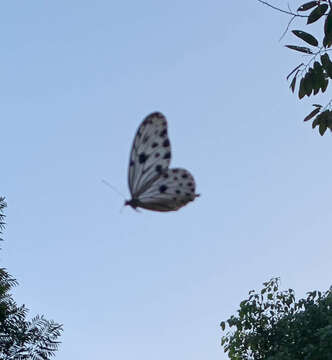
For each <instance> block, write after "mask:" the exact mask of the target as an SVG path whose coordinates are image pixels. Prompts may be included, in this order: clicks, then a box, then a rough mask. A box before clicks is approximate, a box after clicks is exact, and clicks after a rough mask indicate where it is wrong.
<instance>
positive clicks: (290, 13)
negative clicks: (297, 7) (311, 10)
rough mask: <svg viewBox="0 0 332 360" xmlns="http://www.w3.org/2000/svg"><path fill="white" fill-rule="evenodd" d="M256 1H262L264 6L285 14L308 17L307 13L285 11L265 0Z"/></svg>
mask: <svg viewBox="0 0 332 360" xmlns="http://www.w3.org/2000/svg"><path fill="white" fill-rule="evenodd" d="M257 1H258V2H260V3H262V4H264V5H266V6H269V7H271V8H272V9H274V10H277V11H280V12H282V13H284V14H287V15H292V16H294V17H303V18H307V17H308V16H307V15H301V14H297V13H294V12H292V11H287V10H283V9H280V8H278V7H276V6H273V5H271V4H269V3H268V2H267V1H263V0H257Z"/></svg>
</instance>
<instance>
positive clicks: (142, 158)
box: [138, 152, 149, 164]
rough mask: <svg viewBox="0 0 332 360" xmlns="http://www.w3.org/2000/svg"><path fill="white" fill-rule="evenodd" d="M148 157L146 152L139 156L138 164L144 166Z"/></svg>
mask: <svg viewBox="0 0 332 360" xmlns="http://www.w3.org/2000/svg"><path fill="white" fill-rule="evenodd" d="M148 157H149V156H148V155H146V154H145V153H144V152H142V153H140V154H139V156H138V162H139V163H140V164H143V163H145V161H146V160H147V159H148Z"/></svg>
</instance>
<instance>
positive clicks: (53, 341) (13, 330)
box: [0, 197, 63, 360]
mask: <svg viewBox="0 0 332 360" xmlns="http://www.w3.org/2000/svg"><path fill="white" fill-rule="evenodd" d="M5 207H6V203H5V199H4V198H3V197H0V235H2V232H3V229H4V226H5V221H4V220H5V215H4V213H3V210H4V208H5ZM17 284H18V283H17V281H16V279H14V278H13V277H12V276H11V275H10V274H9V273H8V272H7V271H6V269H4V268H0V359H1V360H23V359H32V360H48V359H50V358H51V357H52V356H53V355H54V354H55V351H56V350H57V349H58V346H59V343H60V342H59V341H58V338H59V336H60V334H61V332H62V331H63V329H62V325H59V324H57V323H55V322H54V321H52V320H47V319H45V318H44V316H39V315H37V316H35V317H33V318H32V319H31V320H28V319H27V315H28V309H27V308H26V307H25V306H24V305H22V306H18V305H17V304H16V302H15V301H14V299H13V297H12V295H11V294H10V290H11V289H12V288H13V287H14V286H16V285H17Z"/></svg>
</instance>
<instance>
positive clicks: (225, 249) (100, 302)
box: [0, 0, 332, 360]
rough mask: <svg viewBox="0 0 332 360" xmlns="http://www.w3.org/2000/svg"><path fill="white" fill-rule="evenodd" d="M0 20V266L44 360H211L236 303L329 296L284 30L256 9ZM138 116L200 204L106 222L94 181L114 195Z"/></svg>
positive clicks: (130, 8) (171, 8)
mask: <svg viewBox="0 0 332 360" xmlns="http://www.w3.org/2000/svg"><path fill="white" fill-rule="evenodd" d="M302 2H303V0H302V1H300V2H298V1H296V2H295V3H296V4H301V3H302ZM273 4H275V5H282V6H286V4H287V2H286V1H273ZM295 7H296V6H294V8H295ZM0 10H1V11H0V17H1V19H0V34H1V56H0V102H1V104H0V116H1V145H2V146H1V149H2V160H1V170H2V174H1V179H0V181H1V184H0V185H1V195H4V196H6V198H7V202H8V209H7V211H6V214H7V223H8V224H7V229H6V232H5V234H4V237H5V240H6V241H5V243H4V244H3V246H2V247H3V250H2V251H1V254H0V256H1V263H3V266H5V267H7V268H8V271H9V272H10V273H11V274H12V275H13V276H15V277H16V278H17V279H18V281H19V282H20V285H19V287H18V288H17V290H16V291H15V298H16V300H17V302H18V303H19V304H22V303H24V304H26V305H27V306H28V307H29V308H30V309H31V314H32V315H33V314H36V313H40V314H45V315H46V316H47V317H48V318H51V319H54V320H55V321H57V322H60V323H63V324H64V334H63V336H62V341H63V343H62V345H61V348H60V350H59V352H58V353H57V356H56V358H57V359H59V360H72V359H80V360H88V359H89V360H90V359H119V360H129V359H137V360H140V359H142V360H143V359H144V360H152V359H153V360H155V359H159V360H164V359H192V360H198V359H200V360H201V359H209V360H214V359H219V360H220V359H226V356H225V355H224V354H223V350H222V348H221V347H220V336H221V331H220V328H219V323H220V321H221V320H225V319H227V318H228V317H229V316H230V315H231V314H233V313H234V312H235V311H236V309H237V308H238V305H239V303H240V301H241V300H243V299H244V298H245V297H246V296H247V294H248V291H249V290H251V289H254V288H256V289H259V288H260V287H261V284H262V282H264V281H266V280H269V279H270V278H271V277H274V276H281V279H282V283H281V285H282V287H283V288H285V289H288V288H289V287H290V288H293V289H295V291H296V295H297V296H304V295H305V292H306V291H309V290H313V289H319V290H322V291H323V290H326V289H327V288H328V287H329V286H330V285H331V251H332V246H331V235H330V233H331V226H330V222H331V216H332V210H331V176H332V171H331V166H330V163H331V135H330V133H327V134H326V135H325V136H324V137H320V136H319V135H318V133H317V131H314V132H313V131H312V130H311V126H310V124H303V122H302V119H303V118H304V116H305V115H306V114H307V113H308V112H309V111H310V110H311V108H310V106H311V104H312V103H315V102H319V100H318V99H309V100H307V99H306V100H304V101H298V100H297V99H296V97H295V96H293V95H291V93H290V91H289V89H288V84H287V82H286V80H285V75H286V74H287V73H288V72H289V71H290V70H291V69H292V68H294V67H295V66H296V65H297V64H298V63H299V62H300V61H302V59H301V56H300V57H298V56H297V55H296V53H292V52H291V51H290V50H288V49H285V48H283V47H282V45H283V44H285V43H287V37H286V39H285V40H284V41H282V42H281V43H280V42H279V41H278V40H279V37H280V35H281V33H282V31H283V30H284V27H285V26H286V24H287V21H288V18H287V17H286V16H284V15H282V14H277V13H275V12H274V11H272V10H271V9H269V8H267V7H264V6H262V5H261V4H259V3H258V2H257V1H255V0H245V1H237V2H235V1H220V0H218V1H217V0H208V1H204V2H202V1H192V0H191V1H187V0H183V1H176V0H170V1H167V2H162V1H152V0H150V1H148V0H142V1H122V2H115V1H107V0H96V1H87V0H80V1H76V0H75V1H74V0H73V1H63V0H60V1H6V2H3V3H2V5H1V6H0ZM293 28H296V26H294V27H293ZM289 39H291V40H292V43H297V42H296V40H295V41H293V38H291V36H289ZM327 96H328V95H327ZM325 100H326V97H325ZM325 100H324V99H321V102H322V103H324V101H325ZM155 110H158V111H161V112H163V113H164V114H165V115H166V116H167V118H168V122H169V134H170V139H171V142H172V162H171V166H180V167H185V168H187V169H188V170H190V171H191V172H192V173H193V175H194V176H195V180H196V183H197V192H199V193H201V194H202V196H201V197H200V198H198V199H197V200H196V201H195V202H194V203H191V204H189V205H188V206H186V207H184V208H183V209H181V210H180V211H178V212H174V213H169V214H162V213H154V212H148V211H144V210H143V211H142V212H141V213H136V212H135V211H133V210H132V209H130V208H125V209H123V211H122V212H120V209H121V207H122V205H123V201H124V200H123V199H122V198H121V197H119V196H118V195H117V194H116V193H114V192H112V191H111V190H110V189H108V188H107V187H106V186H104V185H103V184H102V183H101V179H103V178H106V179H107V180H108V181H109V182H110V183H112V184H113V185H114V186H116V187H117V188H118V189H119V190H120V191H122V192H123V193H125V194H126V195H127V197H129V195H128V193H129V192H128V189H127V167H128V157H129V151H130V146H131V143H132V139H133V136H134V134H135V131H136V129H137V126H138V125H139V123H140V122H141V120H142V119H143V118H144V117H145V116H146V115H147V114H149V113H150V112H152V111H155Z"/></svg>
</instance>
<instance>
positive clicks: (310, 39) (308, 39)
mask: <svg viewBox="0 0 332 360" xmlns="http://www.w3.org/2000/svg"><path fill="white" fill-rule="evenodd" d="M292 33H293V34H294V35H295V36H297V37H298V38H300V39H302V40H303V41H305V42H306V43H308V44H309V45H312V46H318V40H317V39H316V38H315V37H314V36H312V35H311V34H309V33H307V32H305V31H301V30H293V31H292Z"/></svg>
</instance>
